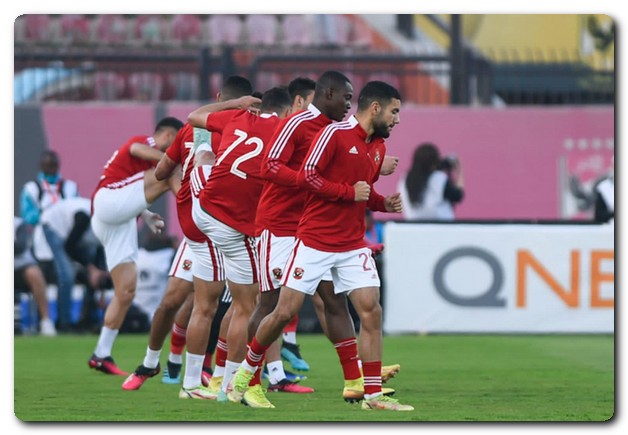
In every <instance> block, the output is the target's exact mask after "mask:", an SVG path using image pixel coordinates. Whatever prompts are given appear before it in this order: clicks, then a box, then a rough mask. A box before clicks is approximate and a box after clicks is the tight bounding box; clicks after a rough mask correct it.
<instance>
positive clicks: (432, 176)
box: [397, 143, 464, 221]
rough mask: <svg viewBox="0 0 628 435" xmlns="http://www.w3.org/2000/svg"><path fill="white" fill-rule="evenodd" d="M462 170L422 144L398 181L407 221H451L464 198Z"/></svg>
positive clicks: (450, 158)
mask: <svg viewBox="0 0 628 435" xmlns="http://www.w3.org/2000/svg"><path fill="white" fill-rule="evenodd" d="M463 186H464V185H463V176H462V166H461V164H460V160H458V158H456V157H455V156H453V155H451V156H448V157H446V158H444V159H442V158H441V156H440V151H439V150H438V148H437V147H436V146H435V145H434V144H431V143H423V144H421V145H419V146H418V147H417V148H416V150H415V151H414V156H413V159H412V167H411V168H410V170H409V171H408V173H407V174H406V176H405V177H402V178H401V180H400V181H399V184H398V186H397V189H398V191H399V192H401V200H402V201H403V204H404V207H403V214H404V218H405V219H406V220H450V221H451V220H454V219H455V217H456V216H455V213H454V206H455V204H458V203H460V202H461V201H462V200H463V198H464V187H463Z"/></svg>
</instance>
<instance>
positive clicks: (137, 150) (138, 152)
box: [129, 142, 164, 162]
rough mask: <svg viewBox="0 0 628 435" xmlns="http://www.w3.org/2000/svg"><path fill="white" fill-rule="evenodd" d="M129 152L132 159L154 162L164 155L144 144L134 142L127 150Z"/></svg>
mask: <svg viewBox="0 0 628 435" xmlns="http://www.w3.org/2000/svg"><path fill="white" fill-rule="evenodd" d="M129 152H130V153H131V155H132V156H133V157H137V158H138V159H142V160H148V161H156V162H158V161H159V160H161V158H162V157H163V155H164V153H163V152H162V151H159V150H158V149H157V148H153V147H151V146H150V145H146V144H145V143H140V142H134V143H133V144H132V145H131V148H130V149H129Z"/></svg>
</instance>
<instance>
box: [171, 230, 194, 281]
mask: <svg viewBox="0 0 628 435" xmlns="http://www.w3.org/2000/svg"><path fill="white" fill-rule="evenodd" d="M195 263H196V262H195V261H194V253H193V252H192V250H191V249H190V246H189V245H188V244H187V242H186V240H185V239H183V240H181V243H179V247H178V248H177V253H176V254H174V258H173V259H172V264H171V265H170V271H168V276H174V277H175V278H179V279H182V280H184V281H188V282H192V276H193V275H192V266H193V265H194V264H195Z"/></svg>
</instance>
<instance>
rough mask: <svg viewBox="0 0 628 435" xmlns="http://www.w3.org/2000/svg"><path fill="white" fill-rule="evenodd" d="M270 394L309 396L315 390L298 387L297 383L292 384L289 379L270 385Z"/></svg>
mask: <svg viewBox="0 0 628 435" xmlns="http://www.w3.org/2000/svg"><path fill="white" fill-rule="evenodd" d="M268 392H269V393H271V392H282V393H300V394H307V393H313V392H314V388H310V387H304V386H303V385H298V384H297V383H296V382H291V381H289V380H288V379H282V380H281V381H279V382H277V383H276V384H268Z"/></svg>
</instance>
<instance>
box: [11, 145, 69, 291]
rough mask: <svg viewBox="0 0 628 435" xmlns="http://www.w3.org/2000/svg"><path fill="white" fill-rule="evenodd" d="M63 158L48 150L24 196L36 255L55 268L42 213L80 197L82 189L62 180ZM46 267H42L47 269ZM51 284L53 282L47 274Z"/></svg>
mask: <svg viewBox="0 0 628 435" xmlns="http://www.w3.org/2000/svg"><path fill="white" fill-rule="evenodd" d="M60 166H61V163H60V160H59V155H58V154H57V153H56V152H55V151H53V150H44V151H43V152H42V153H41V157H40V160H39V167H40V172H39V173H38V174H37V177H36V178H35V179H34V180H31V181H28V182H27V183H26V184H24V187H23V188H22V192H21V193H20V215H21V217H22V219H24V220H25V221H26V223H28V224H29V225H32V226H33V227H35V230H34V233H33V254H34V255H35V258H36V259H37V261H39V262H40V263H42V262H45V263H47V266H48V267H49V266H50V265H51V264H52V252H51V251H50V247H49V246H48V242H47V241H46V237H45V236H44V232H43V230H42V228H41V225H40V223H39V219H40V217H41V213H42V212H43V211H44V210H45V209H47V208H48V207H50V206H51V205H52V204H54V203H56V202H57V201H59V200H61V199H63V198H71V197H75V196H78V187H77V185H76V183H75V182H74V181H72V180H66V179H64V178H63V177H62V176H61V172H60ZM47 266H46V265H42V267H47ZM46 277H47V279H48V281H49V282H50V280H51V278H50V277H49V274H46Z"/></svg>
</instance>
